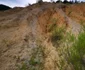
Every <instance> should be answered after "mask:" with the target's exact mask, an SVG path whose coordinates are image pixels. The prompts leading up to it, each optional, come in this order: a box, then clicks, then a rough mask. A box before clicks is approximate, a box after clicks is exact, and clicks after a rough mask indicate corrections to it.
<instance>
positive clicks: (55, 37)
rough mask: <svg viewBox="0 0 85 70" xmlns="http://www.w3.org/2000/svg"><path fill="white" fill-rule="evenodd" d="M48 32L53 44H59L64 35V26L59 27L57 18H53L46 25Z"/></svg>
mask: <svg viewBox="0 0 85 70" xmlns="http://www.w3.org/2000/svg"><path fill="white" fill-rule="evenodd" d="M48 32H50V33H51V35H50V40H51V42H52V43H53V46H59V44H60V42H61V40H62V39H63V37H64V33H65V26H61V27H59V26H58V24H57V19H53V21H52V23H51V24H49V25H48Z"/></svg>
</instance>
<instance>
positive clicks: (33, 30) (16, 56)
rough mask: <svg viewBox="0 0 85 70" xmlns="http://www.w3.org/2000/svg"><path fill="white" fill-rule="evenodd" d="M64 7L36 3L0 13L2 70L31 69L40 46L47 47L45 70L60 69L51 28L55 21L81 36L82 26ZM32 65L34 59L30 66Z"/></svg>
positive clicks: (0, 58) (44, 51)
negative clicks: (33, 57) (33, 58)
mask: <svg viewBox="0 0 85 70" xmlns="http://www.w3.org/2000/svg"><path fill="white" fill-rule="evenodd" d="M63 6H64V5H60V4H52V3H43V4H42V5H39V4H34V5H32V6H28V7H26V8H23V9H18V8H17V9H16V8H15V9H13V10H14V11H12V10H9V11H7V12H1V13H0V70H18V69H20V68H22V67H21V66H22V65H23V64H26V65H27V68H28V69H29V70H32V69H30V63H29V61H30V59H31V58H32V56H33V52H34V49H36V48H37V47H38V46H39V45H41V46H40V47H39V48H41V47H42V48H44V50H43V53H44V58H43V60H44V61H43V62H44V63H43V68H42V69H43V70H59V68H58V65H57V64H58V60H59V55H58V52H57V51H56V48H55V47H54V46H53V44H52V43H51V41H50V33H49V31H48V28H47V27H48V25H49V24H53V23H54V21H55V23H56V24H57V25H58V26H60V27H61V26H63V25H65V26H66V27H65V28H66V30H67V31H70V30H72V32H73V34H78V33H79V31H80V30H81V25H80V24H79V23H78V22H77V21H74V20H73V18H71V17H69V16H68V15H67V14H66V12H65V11H63V8H62V7H63ZM74 6H76V5H74ZM74 6H73V5H72V6H71V7H72V8H74ZM68 7H69V6H68ZM73 11H74V10H73ZM9 12H11V14H10V13H9ZM2 13H3V15H2ZM4 14H5V15H6V16H5V15H4ZM79 17H80V16H79ZM82 18H83V17H82ZM68 29H69V30H68ZM35 55H37V54H35ZM32 62H33V60H32V61H31V64H33V63H32ZM37 66H38V65H36V66H34V67H37ZM38 68H39V67H38ZM28 69H26V70H28ZM35 69H36V68H35ZM42 69H36V70H42ZM67 70H68V69H67Z"/></svg>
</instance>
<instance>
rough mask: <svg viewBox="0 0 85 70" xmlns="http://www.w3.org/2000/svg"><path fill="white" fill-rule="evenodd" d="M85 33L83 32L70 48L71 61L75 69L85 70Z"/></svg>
mask: <svg viewBox="0 0 85 70" xmlns="http://www.w3.org/2000/svg"><path fill="white" fill-rule="evenodd" d="M84 55H85V33H81V34H80V35H79V36H78V39H77V40H76V41H75V42H74V43H73V45H72V47H71V48H70V50H69V58H68V59H69V61H70V62H71V64H72V65H73V68H74V70H85V62H84V60H83V59H85V58H83V57H84Z"/></svg>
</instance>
